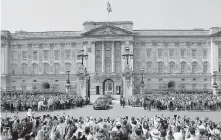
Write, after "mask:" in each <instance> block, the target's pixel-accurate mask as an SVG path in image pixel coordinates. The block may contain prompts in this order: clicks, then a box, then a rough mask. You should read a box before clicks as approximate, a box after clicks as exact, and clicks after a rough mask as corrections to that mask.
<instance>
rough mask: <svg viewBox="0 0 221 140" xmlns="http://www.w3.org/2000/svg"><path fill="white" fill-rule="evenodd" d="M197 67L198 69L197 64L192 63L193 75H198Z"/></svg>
mask: <svg viewBox="0 0 221 140" xmlns="http://www.w3.org/2000/svg"><path fill="white" fill-rule="evenodd" d="M196 67H197V63H196V62H193V63H192V73H196Z"/></svg>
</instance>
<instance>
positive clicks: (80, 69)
mask: <svg viewBox="0 0 221 140" xmlns="http://www.w3.org/2000/svg"><path fill="white" fill-rule="evenodd" d="M86 74H87V69H86V68H84V66H83V65H80V66H79V67H78V70H77V77H78V80H79V82H80V83H81V87H82V88H83V87H84V81H85V78H86V76H87V75H86Z"/></svg>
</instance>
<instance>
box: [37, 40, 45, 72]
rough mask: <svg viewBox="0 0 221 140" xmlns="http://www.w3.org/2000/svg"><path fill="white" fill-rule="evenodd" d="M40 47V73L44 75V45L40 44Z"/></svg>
mask: <svg viewBox="0 0 221 140" xmlns="http://www.w3.org/2000/svg"><path fill="white" fill-rule="evenodd" d="M38 45H39V51H38V56H39V58H38V60H39V65H38V66H39V73H40V74H43V73H44V64H43V58H42V56H43V55H42V49H43V45H44V44H43V43H40V44H38Z"/></svg>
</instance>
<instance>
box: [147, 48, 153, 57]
mask: <svg viewBox="0 0 221 140" xmlns="http://www.w3.org/2000/svg"><path fill="white" fill-rule="evenodd" d="M151 50H152V49H147V58H150V57H151Z"/></svg>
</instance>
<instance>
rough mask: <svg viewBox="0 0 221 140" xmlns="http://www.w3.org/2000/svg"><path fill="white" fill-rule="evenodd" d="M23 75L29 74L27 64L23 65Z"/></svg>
mask: <svg viewBox="0 0 221 140" xmlns="http://www.w3.org/2000/svg"><path fill="white" fill-rule="evenodd" d="M22 74H27V64H25V63H23V64H22Z"/></svg>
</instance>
